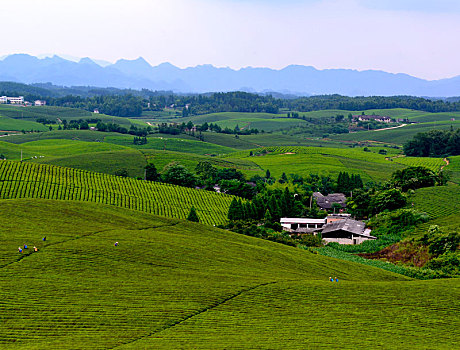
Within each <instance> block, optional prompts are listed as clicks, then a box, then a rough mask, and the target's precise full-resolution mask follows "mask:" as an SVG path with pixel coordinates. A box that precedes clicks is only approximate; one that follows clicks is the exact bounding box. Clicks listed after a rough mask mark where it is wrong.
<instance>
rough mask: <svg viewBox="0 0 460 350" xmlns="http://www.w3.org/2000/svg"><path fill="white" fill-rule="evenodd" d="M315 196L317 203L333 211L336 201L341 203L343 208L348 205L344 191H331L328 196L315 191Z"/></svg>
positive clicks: (322, 207) (324, 208)
mask: <svg viewBox="0 0 460 350" xmlns="http://www.w3.org/2000/svg"><path fill="white" fill-rule="evenodd" d="M313 198H315V200H316V204H317V205H318V207H320V208H321V209H322V210H327V211H332V210H333V209H334V206H333V204H334V203H337V204H339V205H340V206H341V207H342V208H346V206H347V204H346V202H347V197H345V195H344V194H343V193H330V194H328V195H327V196H323V195H322V194H321V192H314V193H313Z"/></svg>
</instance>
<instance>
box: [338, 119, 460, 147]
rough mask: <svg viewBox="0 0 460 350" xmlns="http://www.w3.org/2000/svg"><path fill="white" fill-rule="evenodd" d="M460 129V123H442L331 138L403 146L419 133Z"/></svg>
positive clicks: (361, 132) (407, 126)
mask: <svg viewBox="0 0 460 350" xmlns="http://www.w3.org/2000/svg"><path fill="white" fill-rule="evenodd" d="M451 126H452V127H454V128H458V127H460V121H458V120H456V121H440V122H428V123H420V124H411V125H406V126H404V127H402V128H397V129H390V130H373V131H360V132H355V133H350V134H340V135H333V136H330V137H331V138H332V139H334V140H344V141H366V140H373V141H378V142H386V143H394V144H399V145H402V144H404V143H405V142H406V141H407V140H410V139H411V138H413V137H414V136H415V135H416V134H417V133H419V132H427V131H430V130H435V129H436V130H439V129H440V130H449V129H450V128H451Z"/></svg>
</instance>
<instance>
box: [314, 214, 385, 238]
mask: <svg viewBox="0 0 460 350" xmlns="http://www.w3.org/2000/svg"><path fill="white" fill-rule="evenodd" d="M370 232H371V231H370V230H369V229H367V230H366V224H365V223H364V222H362V221H357V220H353V219H350V218H347V219H345V220H336V221H333V222H331V223H329V224H326V225H324V226H323V228H322V230H321V235H322V238H323V241H325V242H327V243H330V242H337V243H340V244H360V243H363V242H364V241H366V240H368V239H377V237H374V236H371V235H370Z"/></svg>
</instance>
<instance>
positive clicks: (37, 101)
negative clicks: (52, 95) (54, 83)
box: [34, 100, 46, 106]
mask: <svg viewBox="0 0 460 350" xmlns="http://www.w3.org/2000/svg"><path fill="white" fill-rule="evenodd" d="M34 106H46V101H44V100H36V101H35V102H34Z"/></svg>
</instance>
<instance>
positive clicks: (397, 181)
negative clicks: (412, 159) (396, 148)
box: [391, 166, 438, 192]
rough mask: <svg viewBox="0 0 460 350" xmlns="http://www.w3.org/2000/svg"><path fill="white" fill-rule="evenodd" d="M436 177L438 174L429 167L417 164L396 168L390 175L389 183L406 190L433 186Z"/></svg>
mask: <svg viewBox="0 0 460 350" xmlns="http://www.w3.org/2000/svg"><path fill="white" fill-rule="evenodd" d="M437 178H438V175H437V174H435V173H434V172H432V171H431V170H430V169H427V168H424V167H421V166H417V167H409V168H405V169H403V170H396V171H395V172H394V173H393V174H392V175H391V183H392V184H393V186H395V187H398V188H401V190H402V191H403V192H406V191H407V190H415V189H417V188H422V187H431V186H434V185H435V184H436V182H437Z"/></svg>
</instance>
